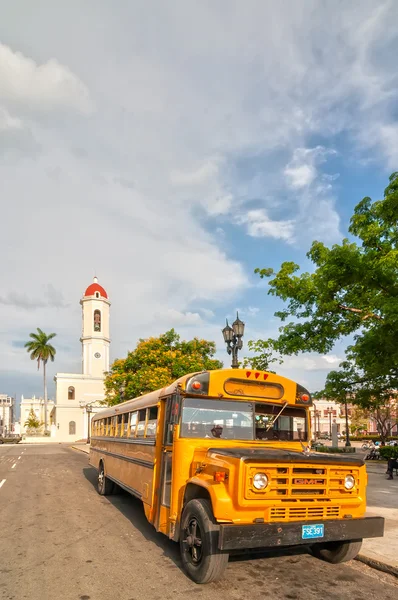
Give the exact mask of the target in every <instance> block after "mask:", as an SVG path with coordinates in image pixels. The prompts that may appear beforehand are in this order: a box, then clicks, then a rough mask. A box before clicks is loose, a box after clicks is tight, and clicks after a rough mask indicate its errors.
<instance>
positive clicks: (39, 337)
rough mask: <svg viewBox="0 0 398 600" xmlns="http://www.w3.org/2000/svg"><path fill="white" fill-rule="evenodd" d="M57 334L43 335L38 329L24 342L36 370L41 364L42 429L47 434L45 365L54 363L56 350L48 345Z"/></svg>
mask: <svg viewBox="0 0 398 600" xmlns="http://www.w3.org/2000/svg"><path fill="white" fill-rule="evenodd" d="M56 335H57V334H56V333H50V334H48V335H47V333H44V331H42V330H41V329H40V328H39V327H38V328H37V333H30V334H29V337H30V338H31V340H29V342H26V344H25V348H26V351H27V352H28V353H29V354H30V358H31V359H32V360H37V369H38V370H39V369H40V363H42V364H43V384H44V429H45V431H46V432H47V421H48V417H47V376H46V365H47V362H48V361H49V360H51V361H52V362H54V358H55V354H56V350H55V348H54V346H52V345H51V344H49V341H50V340H52V339H53V338H54V337H55V336H56Z"/></svg>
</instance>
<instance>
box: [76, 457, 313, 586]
mask: <svg viewBox="0 0 398 600" xmlns="http://www.w3.org/2000/svg"><path fill="white" fill-rule="evenodd" d="M83 474H84V477H85V478H86V479H87V480H88V481H89V482H90V483H91V484H92V486H93V487H94V488H95V489H97V472H96V470H95V469H93V468H91V467H85V468H84V469H83ZM106 498H107V500H108V501H109V502H110V503H111V504H112V505H113V506H114V507H115V508H117V509H118V510H119V511H120V512H121V513H122V515H123V516H124V517H126V518H127V519H128V520H129V521H130V523H131V524H132V525H133V527H135V528H136V529H137V530H138V531H139V532H140V533H141V534H142V535H143V536H144V537H145V539H146V540H148V541H149V542H153V543H154V544H156V545H157V546H158V547H159V548H160V549H161V550H162V551H163V553H164V555H165V556H167V558H169V559H170V560H172V561H173V562H174V564H175V565H176V566H177V567H178V568H179V569H180V570H181V571H183V572H184V574H185V571H184V570H183V568H182V563H181V559H180V549H179V544H178V543H176V542H173V541H171V540H169V539H168V538H167V537H166V536H165V535H163V534H162V533H158V532H157V531H155V529H154V527H153V525H151V524H150V523H149V522H148V521H147V518H146V516H145V513H144V508H143V505H142V501H141V500H139V499H138V498H135V497H134V496H132V495H131V494H129V493H128V492H125V491H124V490H122V489H120V488H119V489H118V492H117V493H116V494H112V495H111V496H107V497H106ZM302 554H308V547H306V546H298V547H297V546H296V547H292V548H284V549H283V548H279V549H273V550H264V549H262V550H258V551H253V550H251V551H240V552H239V553H238V552H237V553H236V554H232V555H230V561H233V562H243V561H247V560H253V559H256V558H258V559H260V558H275V557H278V556H299V555H302Z"/></svg>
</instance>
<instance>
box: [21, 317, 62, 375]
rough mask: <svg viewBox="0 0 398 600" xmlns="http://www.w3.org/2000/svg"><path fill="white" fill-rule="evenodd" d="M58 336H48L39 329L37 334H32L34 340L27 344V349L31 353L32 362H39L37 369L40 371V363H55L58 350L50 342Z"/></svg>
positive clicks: (52, 334)
mask: <svg viewBox="0 0 398 600" xmlns="http://www.w3.org/2000/svg"><path fill="white" fill-rule="evenodd" d="M56 335H57V334H56V333H50V334H49V335H47V334H46V333H44V331H42V330H41V329H39V327H38V328H37V333H30V334H29V337H30V338H32V339H31V340H29V342H26V344H25V348H26V351H27V352H29V354H30V358H31V359H32V360H37V369H40V363H41V362H43V363H44V364H46V363H47V362H48V361H49V360H51V361H54V358H55V354H56V350H55V348H54V346H52V345H51V344H49V343H48V342H49V341H50V340H52V338H54V337H55V336H56Z"/></svg>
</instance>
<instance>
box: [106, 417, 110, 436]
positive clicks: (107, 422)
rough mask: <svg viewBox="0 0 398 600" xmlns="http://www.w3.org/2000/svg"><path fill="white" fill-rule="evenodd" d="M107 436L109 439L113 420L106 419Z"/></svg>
mask: <svg viewBox="0 0 398 600" xmlns="http://www.w3.org/2000/svg"><path fill="white" fill-rule="evenodd" d="M105 435H106V436H107V437H109V436H110V435H111V418H110V417H108V418H107V419H105Z"/></svg>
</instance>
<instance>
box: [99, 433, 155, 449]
mask: <svg viewBox="0 0 398 600" xmlns="http://www.w3.org/2000/svg"><path fill="white" fill-rule="evenodd" d="M91 439H92V440H101V441H103V442H119V444H120V443H123V444H143V445H144V446H156V439H155V438H122V437H109V436H106V435H92V436H91Z"/></svg>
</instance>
